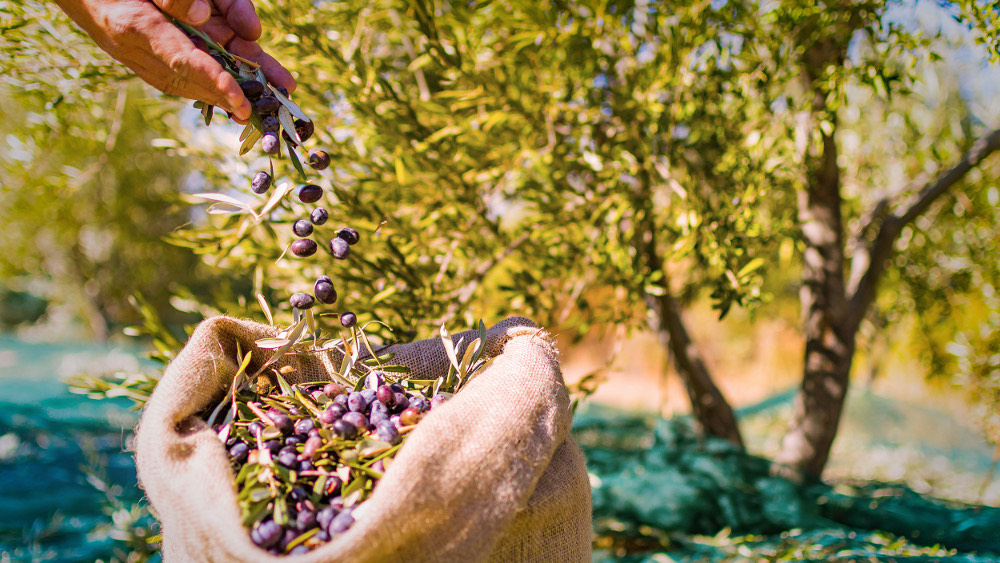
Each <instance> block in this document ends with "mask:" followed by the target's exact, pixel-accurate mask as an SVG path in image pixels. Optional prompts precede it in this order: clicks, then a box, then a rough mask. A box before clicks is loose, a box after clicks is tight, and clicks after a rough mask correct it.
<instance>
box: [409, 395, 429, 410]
mask: <svg viewBox="0 0 1000 563" xmlns="http://www.w3.org/2000/svg"><path fill="white" fill-rule="evenodd" d="M410 408H413V409H417V410H418V411H420V412H427V411H429V410H430V408H431V402H430V401H428V400H427V399H426V398H425V397H416V398H414V399H410Z"/></svg>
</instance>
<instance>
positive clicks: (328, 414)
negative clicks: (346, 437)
mask: <svg viewBox="0 0 1000 563" xmlns="http://www.w3.org/2000/svg"><path fill="white" fill-rule="evenodd" d="M339 406H340V405H330V407H331V408H329V409H326V410H325V411H323V412H321V413H319V421H320V422H322V423H323V424H333V423H334V421H336V420H337V419H339V418H340V417H341V416H343V414H344V413H343V412H339V411H338V410H333V407H339Z"/></svg>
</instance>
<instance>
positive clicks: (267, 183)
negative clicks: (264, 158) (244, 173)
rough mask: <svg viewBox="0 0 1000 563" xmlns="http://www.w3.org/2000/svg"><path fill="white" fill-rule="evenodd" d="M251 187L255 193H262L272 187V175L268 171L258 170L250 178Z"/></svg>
mask: <svg viewBox="0 0 1000 563" xmlns="http://www.w3.org/2000/svg"><path fill="white" fill-rule="evenodd" d="M250 189H251V190H253V193H255V194H262V193H265V192H267V190H269V189H271V175H270V174H268V173H267V172H258V173H256V174H254V176H253V179H252V180H250Z"/></svg>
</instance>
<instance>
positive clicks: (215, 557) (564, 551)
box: [136, 317, 591, 563]
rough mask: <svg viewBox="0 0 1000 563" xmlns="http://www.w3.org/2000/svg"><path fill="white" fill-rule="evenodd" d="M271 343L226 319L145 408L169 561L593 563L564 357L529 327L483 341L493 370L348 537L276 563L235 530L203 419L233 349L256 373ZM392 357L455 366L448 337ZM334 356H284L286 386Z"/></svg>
mask: <svg viewBox="0 0 1000 563" xmlns="http://www.w3.org/2000/svg"><path fill="white" fill-rule="evenodd" d="M275 334H276V329H275V328H274V327H271V326H268V325H262V324H259V323H255V322H252V321H245V320H239V319H235V318H231V317H215V318H211V319H208V320H206V321H204V322H202V323H201V324H200V325H199V326H198V327H197V329H196V330H195V332H194V333H193V334H192V336H191V339H190V340H189V341H188V343H187V345H186V346H185V347H184V349H183V350H182V351H181V352H180V353H179V354H178V356H177V358H176V359H175V360H174V361H173V362H172V363H171V364H170V365H169V366H168V367H167V370H166V372H165V373H164V375H163V378H162V379H161V381H160V383H159V384H158V385H157V387H156V390H155V391H154V392H153V395H152V397H151V398H150V400H149V402H148V403H147V405H146V408H145V410H144V412H143V415H142V418H141V420H140V422H139V427H138V429H137V436H136V462H137V463H136V465H137V469H138V473H139V481H140V483H141V485H142V487H143V488H144V489H145V492H146V495H147V497H148V498H149V501H150V503H151V504H152V506H153V508H154V509H155V512H156V514H157V516H158V518H159V520H160V523H161V525H162V533H163V553H164V557H165V559H166V560H167V561H241V562H245V561H262V562H266V561H285V562H288V563H300V562H301V563H312V562H340V561H344V562H346V561H351V562H369V561H408V562H420V561H428V562H432V561H433V562H438V561H462V562H465V561H499V562H508V561H509V562H522V561H555V562H562V561H590V554H591V499H590V484H589V480H588V477H587V471H586V466H585V465H584V459H583V455H582V453H581V452H580V449H579V448H578V447H577V446H576V444H574V443H573V441H572V440H571V439H570V437H569V435H568V433H569V427H570V422H571V409H570V403H569V397H568V394H567V392H566V387H565V384H564V382H563V379H562V375H561V372H560V370H559V364H558V360H557V357H556V351H555V348H554V346H553V344H552V342H551V340H550V338H549V337H548V335H547V334H546V333H545V332H543V331H541V330H540V329H538V328H537V326H536V325H535V324H534V323H533V322H532V321H530V320H528V319H525V318H521V317H512V318H509V319H507V320H505V321H502V322H500V323H498V324H497V325H495V326H493V327H491V328H490V329H489V330H488V332H487V347H486V350H487V351H486V353H487V354H489V355H497V356H498V357H497V358H496V361H495V362H494V363H493V364H492V365H491V366H490V367H489V368H488V369H487V370H485V371H484V372H483V373H482V374H480V375H479V376H477V377H476V378H475V379H474V380H473V381H472V382H470V383H469V384H468V385H467V386H466V387H465V388H464V389H463V390H462V391H461V392H460V393H458V394H457V395H456V396H455V397H453V398H452V399H451V400H450V401H448V402H446V403H444V404H442V405H441V406H439V407H436V408H435V409H434V410H432V411H431V412H430V413H429V414H428V415H427V416H425V417H424V419H423V420H422V421H421V422H420V424H419V425H418V426H417V427H416V429H415V430H414V431H413V432H412V433H411V434H410V436H409V437H408V438H407V441H406V443H405V444H404V446H403V448H401V449H400V451H399V452H398V454H397V456H396V458H395V460H394V462H393V463H392V464H391V466H390V467H389V469H388V470H387V471H386V473H385V475H384V476H383V478H382V480H381V481H380V482H379V484H378V486H377V487H376V489H375V490H374V492H373V493H372V495H371V497H370V498H369V499H368V500H367V501H365V502H364V503H363V504H362V505H361V506H359V507H358V509H357V510H356V511H355V513H354V515H355V517H356V521H355V523H354V525H353V526H352V527H351V528H350V529H349V530H348V531H347V532H345V533H343V534H341V535H339V536H337V537H336V538H334V539H333V540H332V541H331V542H329V543H328V544H326V545H324V546H322V547H319V548H317V549H315V550H314V551H312V552H311V553H308V554H304V555H297V556H289V557H280V558H279V557H274V556H271V555H269V554H268V553H266V552H265V551H263V550H260V549H259V548H257V547H256V546H255V545H254V544H253V543H252V542H251V541H250V536H249V533H248V530H247V529H246V528H244V527H243V525H242V523H241V522H240V515H239V510H238V507H237V504H236V492H235V485H234V480H233V472H232V470H231V469H230V465H229V461H228V458H227V454H226V451H225V448H224V446H223V444H222V443H221V442H220V441H219V439H218V437H217V436H216V435H215V433H214V432H213V431H212V430H211V428H209V427H208V425H207V424H206V423H205V422H204V421H203V420H202V419H201V418H200V417H199V416H198V414H197V413H200V412H203V411H204V410H205V409H206V407H208V406H210V405H213V404H215V403H217V402H218V401H219V400H220V399H221V398H222V397H224V396H225V395H226V393H228V391H229V387H230V385H231V384H232V379H233V375H234V374H235V372H236V370H237V368H238V365H237V343H239V349H240V350H243V351H246V350H255V352H254V356H253V359H252V362H251V365H250V368H249V370H248V371H250V372H253V371H254V370H255V368H256V367H258V366H260V365H262V363H263V362H265V361H266V360H267V359H268V358H269V355H270V354H273V353H274V352H273V351H269V350H260V349H255V347H254V345H253V343H254V342H255V341H256V340H258V339H261V338H269V337H273V336H274V335H275ZM476 337H477V333H476V332H473V331H469V332H466V333H460V334H456V335H453V337H452V338H453V341H454V342H457V341H458V340H459V339H460V338H461V339H464V342H465V343H468V342H470V341H472V340H473V339H475V338H476ZM386 351H391V352H394V353H395V354H396V356H395V358H394V360H393V363H401V364H404V365H407V366H408V367H410V368H411V370H412V371H411V375H410V376H411V377H417V378H420V379H430V378H435V377H438V376H440V375H442V374H444V373H446V370H447V367H448V359H447V355H446V353H445V349H444V346H443V344H442V343H441V341H440V339H429V340H422V341H418V342H414V343H411V344H403V345H395V346H392V347H390V348H388V349H387V350H386ZM380 353H381V351H380ZM459 353H461V350H459ZM330 354H331V353H329V352H325V353H315V354H313V353H310V354H298V355H294V356H289V357H287V359H286V361H285V362H284V363H286V364H288V365H291V366H292V367H294V368H295V371H294V372H292V373H291V374H289V379H290V381H291V382H292V383H294V382H300V381H305V380H327V379H329V375H328V374H329V373H330V372H329V371H328V370H329V369H333V366H338V365H339V358H338V357H336V355H335V354H334V356H333V357H331V355H330Z"/></svg>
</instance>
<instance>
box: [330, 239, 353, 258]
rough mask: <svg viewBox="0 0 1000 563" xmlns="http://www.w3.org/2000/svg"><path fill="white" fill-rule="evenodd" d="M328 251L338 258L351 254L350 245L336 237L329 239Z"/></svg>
mask: <svg viewBox="0 0 1000 563" xmlns="http://www.w3.org/2000/svg"><path fill="white" fill-rule="evenodd" d="M330 252H331V253H332V254H333V257H334V258H336V259H338V260H344V259H346V258H347V257H348V256H349V255H350V254H351V247H350V245H348V244H347V241H346V240H344V239H342V238H340V237H337V238H335V239H333V240H331V241H330Z"/></svg>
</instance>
